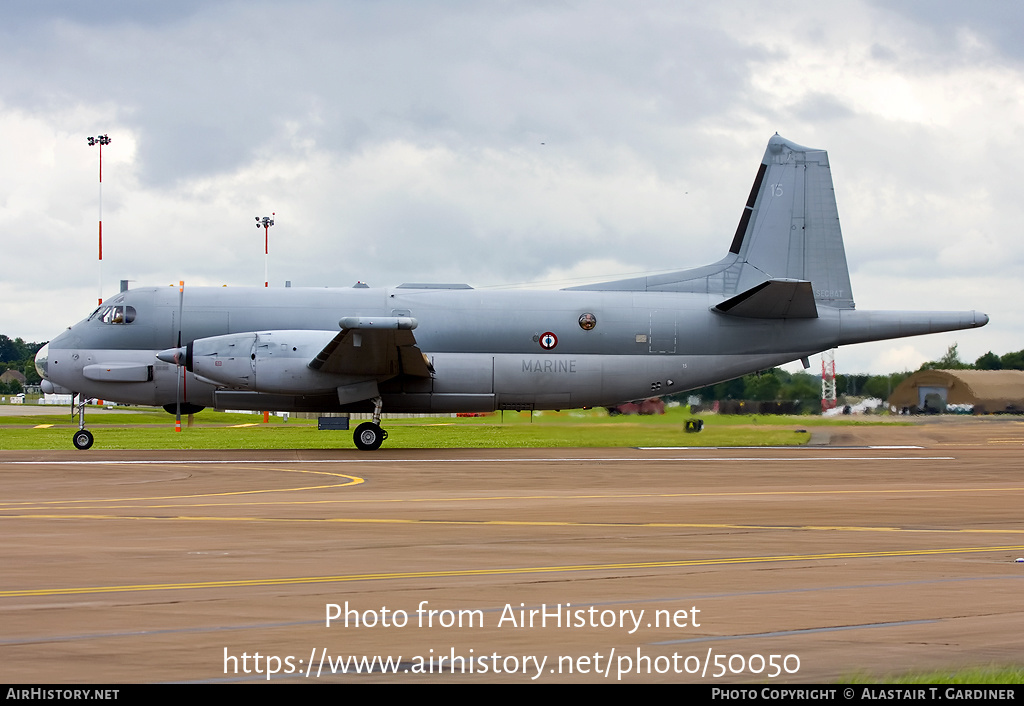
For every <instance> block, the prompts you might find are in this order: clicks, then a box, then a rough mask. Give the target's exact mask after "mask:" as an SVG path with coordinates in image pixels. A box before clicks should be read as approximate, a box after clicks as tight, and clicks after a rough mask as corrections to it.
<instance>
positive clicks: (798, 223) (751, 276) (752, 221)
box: [573, 134, 854, 309]
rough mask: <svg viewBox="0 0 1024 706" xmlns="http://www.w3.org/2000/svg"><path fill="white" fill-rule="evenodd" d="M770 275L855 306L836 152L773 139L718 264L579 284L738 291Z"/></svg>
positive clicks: (827, 300) (828, 300)
mask: <svg viewBox="0 0 1024 706" xmlns="http://www.w3.org/2000/svg"><path fill="white" fill-rule="evenodd" d="M770 280H791V281H798V282H810V288H811V292H812V293H813V298H814V302H815V303H816V304H817V305H819V306H829V307H834V308H839V309H852V308H854V302H853V292H852V289H851V286H850V272H849V268H848V267H847V264H846V250H845V248H844V247H843V235H842V231H841V230H840V227H839V210H838V208H837V206H836V196H835V189H834V188H833V186H832V172H831V169H830V167H829V163H828V153H826V152H825V151H824V150H818V149H812V148H808V147H802V146H800V145H798V144H796V143H793V142H790V141H789V140H786V139H784V138H782V137H780V136H779V135H778V134H776V135H775V136H774V137H772V138H771V140H769V141H768V148H767V149H766V150H765V153H764V158H763V159H762V160H761V166H760V167H759V168H758V171H757V176H756V177H755V179H754V185H753V187H752V188H751V190H750V196H749V197H748V198H747V202H746V204H745V205H744V208H743V213H742V215H741V217H740V222H739V225H738V226H737V227H736V232H735V234H734V235H733V239H732V244H731V245H730V247H729V253H728V254H727V255H726V256H725V257H724V258H723V259H721V260H719V261H718V262H716V263H714V264H713V265H707V266H705V267H698V268H696V269H691V270H680V271H678V272H670V273H667V274H662V275H654V276H650V277H639V278H634V279H629V280H619V281H616V282H603V283H601V284H595V285H586V286H582V287H573V289H600V290H631V291H663V292H706V293H708V294H720V295H722V296H723V297H734V296H737V295H739V294H741V293H743V292H747V291H748V290H751V289H753V288H754V287H756V286H758V285H759V284H762V283H764V282H768V281H770Z"/></svg>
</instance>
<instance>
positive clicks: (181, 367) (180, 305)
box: [174, 280, 185, 432]
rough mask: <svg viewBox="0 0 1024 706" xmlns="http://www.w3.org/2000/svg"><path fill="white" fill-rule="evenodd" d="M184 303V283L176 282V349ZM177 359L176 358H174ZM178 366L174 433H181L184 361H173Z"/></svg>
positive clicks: (179, 340)
mask: <svg viewBox="0 0 1024 706" xmlns="http://www.w3.org/2000/svg"><path fill="white" fill-rule="evenodd" d="M184 303H185V281H184V280H179V281H178V348H179V349H180V348H181V313H182V309H183V308H184ZM175 357H176V358H177V356H175ZM174 362H175V363H177V364H178V371H179V373H180V374H179V375H178V376H177V381H178V385H177V387H178V389H177V391H176V392H175V405H174V431H176V432H180V431H181V396H182V388H183V387H184V383H185V366H184V365H182V363H183V362H184V361H180V360H175V361H174Z"/></svg>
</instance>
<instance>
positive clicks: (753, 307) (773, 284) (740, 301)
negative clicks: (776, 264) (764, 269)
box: [713, 279, 818, 319]
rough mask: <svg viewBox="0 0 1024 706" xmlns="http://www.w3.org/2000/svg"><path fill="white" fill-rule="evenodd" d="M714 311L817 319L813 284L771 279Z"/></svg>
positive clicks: (718, 306) (794, 280)
mask: <svg viewBox="0 0 1024 706" xmlns="http://www.w3.org/2000/svg"><path fill="white" fill-rule="evenodd" d="M713 311H717V312H719V313H721V314H727V315H729V316H741V317H744V318H748V319H816V318H818V307H817V305H816V304H815V303H814V291H813V290H812V289H811V283H810V282H805V281H802V280H796V279H770V280H768V281H766V282H762V283H761V284H758V285H756V286H754V287H751V288H750V289H748V290H747V291H745V292H742V293H740V294H737V295H736V296H735V297H732V298H730V299H726V300H725V301H724V302H721V303H720V304H717V305H716V306H715V307H713Z"/></svg>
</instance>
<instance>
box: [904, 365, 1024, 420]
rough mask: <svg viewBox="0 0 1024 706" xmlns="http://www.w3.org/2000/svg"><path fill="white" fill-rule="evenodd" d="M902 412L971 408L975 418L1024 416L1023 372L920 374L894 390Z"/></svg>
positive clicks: (928, 372) (925, 372)
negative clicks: (957, 407)
mask: <svg viewBox="0 0 1024 706" xmlns="http://www.w3.org/2000/svg"><path fill="white" fill-rule="evenodd" d="M889 404H890V405H891V406H894V407H896V408H897V409H899V410H904V409H906V410H909V411H916V412H931V413H937V412H945V411H946V408H947V407H948V406H950V405H964V406H972V407H973V411H974V413H975V414H1002V413H1011V414H1012V413H1016V414H1021V413H1024V370H921V371H919V372H916V373H914V374H913V375H911V376H910V377H908V378H907V379H906V380H904V381H903V382H901V383H900V384H899V386H898V387H897V388H896V389H895V390H893V392H892V395H890V397H889Z"/></svg>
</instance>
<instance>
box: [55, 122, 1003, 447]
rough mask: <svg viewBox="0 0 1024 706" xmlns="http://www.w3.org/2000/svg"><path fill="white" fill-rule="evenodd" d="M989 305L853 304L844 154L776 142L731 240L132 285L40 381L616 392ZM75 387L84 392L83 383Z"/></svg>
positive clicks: (278, 397) (385, 402) (455, 396)
mask: <svg viewBox="0 0 1024 706" xmlns="http://www.w3.org/2000/svg"><path fill="white" fill-rule="evenodd" d="M986 323H988V316H986V315H985V314H982V313H980V312H976V311H960V312H909V311H860V310H858V309H856V308H854V301H853V292H852V291H851V287H850V275H849V270H848V267H847V263H846V253H845V250H844V247H843V238H842V233H841V231H840V227H839V214H838V210H837V208H836V199H835V193H834V191H833V186H832V175H831V170H830V167H829V161H828V155H827V154H826V152H825V151H823V150H819V149H810V148H807V147H802V146H800V145H797V144H795V143H793V142H790V141H789V140H786V139H783V138H782V137H780V136H779V135H778V134H776V135H775V136H774V137H772V138H771V139H770V140H769V142H768V147H767V149H766V150H765V153H764V158H763V159H762V161H761V165H760V167H759V168H758V171H757V176H756V177H755V179H754V185H753V188H752V189H751V190H750V196H749V197H748V198H747V201H746V204H745V205H744V207H743V212H742V215H741V218H740V221H739V225H738V226H737V228H736V232H735V235H734V236H733V238H732V242H731V244H730V246H729V251H728V253H726V255H725V257H724V258H722V259H721V260H719V261H718V262H716V263H714V264H712V265H707V266H705V267H699V268H696V269H688V270H679V271H676V272H671V273H669V274H659V275H654V276H646V277H638V278H633V279H624V280H617V281H611V282H603V283H600V284H590V285H586V286H578V287H571V288H568V289H563V290H558V291H523V290H515V291H501V290H486V291H481V290H476V289H473V288H471V287H469V286H468V285H465V284H403V285H400V286H398V287H394V288H384V289H371V288H368V287H366V286H365V285H360V284H357V285H356V286H355V287H354V288H333V289H328V288H323V289H312V288H310V289H306V288H285V289H267V288H245V287H241V288H236V287H227V288H186V289H182V288H180V287H179V289H178V291H175V289H174V288H168V287H161V288H152V289H132V290H128V291H124V292H121V293H120V294H118V295H117V296H115V297H113V298H111V299H109V300H108V301H107V302H105V303H104V304H102V305H101V306H100V307H99V308H97V309H96V310H95V311H94V312H93V313H92V314H90V315H89V317H88V318H87V319H85V320H84V321H81V322H79V323H77V324H75V325H74V326H71V327H70V328H68V329H67V330H66V331H64V332H63V333H61V334H60V335H59V336H57V337H56V338H54V339H53V340H52V341H50V343H49V344H48V345H47V346H45V347H44V348H43V349H41V350H40V352H39V354H38V355H37V356H36V366H37V368H38V369H39V373H40V375H41V376H42V377H43V378H44V379H45V380H44V389H47V390H50V391H64V392H70V393H71V394H72V395H77V396H78V400H79V403H78V405H79V430H78V431H77V432H75V434H74V436H73V441H74V445H75V446H76V447H77V448H79V449H87V448H89V447H90V446H91V445H92V442H93V436H92V434H91V433H90V432H89V431H88V430H87V429H86V428H85V418H84V404H85V399H86V398H89V397H98V398H102V399H104V400H116V401H118V402H127V403H132V404H141V405H159V406H163V407H164V408H165V409H166V410H167V411H168V412H171V413H175V412H177V413H178V414H179V418H180V414H181V413H193V412H197V411H199V410H201V409H203V408H205V407H216V408H219V409H250V410H274V411H292V412H297V411H303V412H306V411H309V412H320V413H326V412H367V411H369V412H372V413H373V417H372V421H367V422H364V423H362V424H360V425H359V426H358V427H357V428H356V429H355V434H354V438H355V444H356V446H357V447H358V448H360V449H363V450H371V449H377V448H379V447H380V445H381V443H382V442H383V441H384V439H386V438H387V432H386V431H384V430H383V429H382V428H381V426H380V417H381V412H382V410H384V409H387V410H388V411H392V412H413V413H422V412H437V413H444V412H490V411H494V410H506V409H507V410H542V409H567V408H579V407H597V406H611V405H617V404H620V403H622V402H625V401H629V400H635V399H638V398H646V397H650V396H656V395H665V394H670V393H677V392H683V391H686V390H691V389H694V388H698V387H703V386H706V385H710V384H713V383H717V382H720V381H723V380H729V379H731V378H734V377H737V376H740V375H743V374H746V373H750V372H754V371H758V370H763V369H766V368H771V367H773V366H776V365H780V364H783V363H787V362H790V361H794V360H802V361H803V363H804V366H805V367H808V366H809V362H808V357H809V356H811V355H813V354H816V353H819V352H821V351H823V350H827V349H830V348H834V347H836V346H843V345H847V344H852V343H862V342H865V341H878V340H883V339H890V338H900V337H903V336H916V335H920V334H927V333H937V332H940V331H954V330H958V329H968V328H976V327H979V326H984V325H985V324H986ZM73 399H74V397H73Z"/></svg>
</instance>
